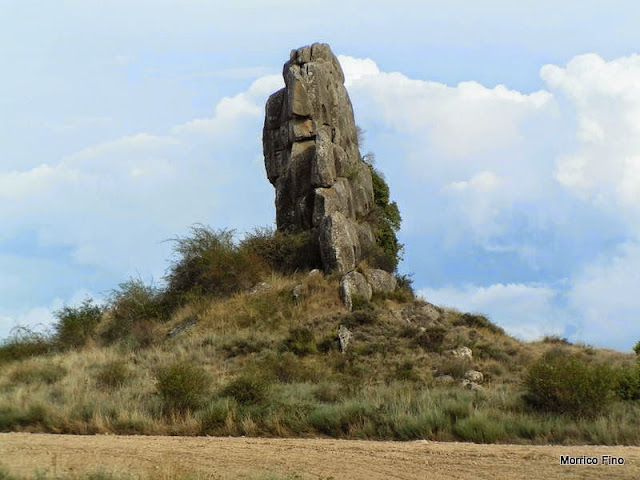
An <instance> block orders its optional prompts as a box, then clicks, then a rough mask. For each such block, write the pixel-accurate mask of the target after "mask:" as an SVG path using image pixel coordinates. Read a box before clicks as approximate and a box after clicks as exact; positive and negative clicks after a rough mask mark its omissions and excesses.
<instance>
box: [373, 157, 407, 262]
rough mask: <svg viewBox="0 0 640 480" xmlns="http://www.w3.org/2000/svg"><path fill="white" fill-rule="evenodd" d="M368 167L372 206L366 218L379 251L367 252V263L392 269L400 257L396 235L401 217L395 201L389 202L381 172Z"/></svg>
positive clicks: (387, 188) (399, 247)
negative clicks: (371, 188) (371, 183)
mask: <svg viewBox="0 0 640 480" xmlns="http://www.w3.org/2000/svg"><path fill="white" fill-rule="evenodd" d="M369 168H370V169H371V180H372V182H373V201H374V208H373V209H372V211H371V213H370V215H369V218H368V219H367V220H368V221H369V222H370V223H371V224H372V225H373V227H374V234H375V237H376V244H377V245H378V246H379V247H380V250H381V252H376V251H373V252H370V253H369V260H370V262H369V263H370V264H371V265H374V266H377V267H379V268H384V269H385V270H387V271H394V270H395V268H396V267H397V265H398V262H399V261H400V260H401V258H402V255H401V252H402V248H403V245H402V244H401V243H400V242H398V238H397V237H396V232H397V231H398V230H399V229H400V223H401V222H402V217H401V216H400V210H399V209H398V205H397V204H396V202H390V196H389V185H387V182H386V181H385V179H384V176H383V175H382V173H380V172H379V171H378V170H377V169H376V168H374V167H373V165H369ZM385 257H386V258H385ZM385 263H386V264H385ZM385 267H386V268H385Z"/></svg>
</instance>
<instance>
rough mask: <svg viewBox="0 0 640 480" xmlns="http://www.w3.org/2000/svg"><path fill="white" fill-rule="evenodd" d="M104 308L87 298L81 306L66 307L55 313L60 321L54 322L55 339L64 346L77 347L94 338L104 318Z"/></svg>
mask: <svg viewBox="0 0 640 480" xmlns="http://www.w3.org/2000/svg"><path fill="white" fill-rule="evenodd" d="M103 310H104V309H103V308H102V307H101V306H98V305H94V303H93V300H90V299H87V300H85V301H84V302H82V304H81V305H80V306H79V307H68V306H67V307H64V308H62V309H61V310H58V311H57V312H55V313H54V315H55V316H56V317H57V319H58V321H57V322H56V323H55V324H54V326H53V328H54V331H55V334H54V338H55V341H56V342H57V343H58V344H59V345H60V346H61V347H62V348H77V347H81V346H83V345H85V344H86V343H87V341H88V340H89V339H90V338H93V336H94V333H95V330H96V327H97V326H98V324H99V323H100V319H101V318H102V312H103Z"/></svg>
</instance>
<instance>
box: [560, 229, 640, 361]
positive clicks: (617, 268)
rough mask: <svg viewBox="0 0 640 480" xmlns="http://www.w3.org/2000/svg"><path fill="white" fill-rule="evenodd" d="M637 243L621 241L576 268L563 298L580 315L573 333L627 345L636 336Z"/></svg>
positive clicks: (639, 330) (639, 305)
mask: <svg viewBox="0 0 640 480" xmlns="http://www.w3.org/2000/svg"><path fill="white" fill-rule="evenodd" d="M639 289H640V243H638V242H635V241H627V242H624V243H622V244H620V245H618V246H616V247H615V248H613V249H612V250H611V251H608V252H605V253H603V254H602V255H601V256H600V257H599V258H597V259H595V260H594V261H593V262H591V263H590V264H587V265H585V266H584V268H583V269H582V270H581V271H579V272H576V275H575V276H574V278H573V279H572V282H571V288H570V289H569V292H568V295H567V298H568V306H569V307H570V308H571V310H572V311H573V312H575V315H576V316H577V317H578V318H580V328H579V330H578V331H577V332H576V337H577V338H578V339H580V340H582V341H585V342H587V343H593V344H595V345H609V346H613V345H616V346H618V347H619V348H625V349H631V347H633V345H634V344H635V343H636V342H637V341H638V340H640V323H638V312H640V298H639V297H638V293H637V292H638V291H639Z"/></svg>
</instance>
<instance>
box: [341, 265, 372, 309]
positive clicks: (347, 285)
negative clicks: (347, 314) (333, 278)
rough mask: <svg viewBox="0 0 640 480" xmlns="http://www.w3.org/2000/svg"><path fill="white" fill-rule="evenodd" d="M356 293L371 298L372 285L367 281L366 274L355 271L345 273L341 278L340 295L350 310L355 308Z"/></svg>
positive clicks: (367, 298)
mask: <svg viewBox="0 0 640 480" xmlns="http://www.w3.org/2000/svg"><path fill="white" fill-rule="evenodd" d="M355 295H358V296H360V297H363V298H365V299H366V300H371V285H369V284H368V283H367V279H366V278H364V275H362V274H361V273H360V272H356V271H353V272H349V273H347V274H346V275H343V276H342V278H341V279H340V297H341V298H342V302H343V303H344V304H345V305H346V307H347V308H348V309H349V310H351V309H352V308H353V297H354V296H355Z"/></svg>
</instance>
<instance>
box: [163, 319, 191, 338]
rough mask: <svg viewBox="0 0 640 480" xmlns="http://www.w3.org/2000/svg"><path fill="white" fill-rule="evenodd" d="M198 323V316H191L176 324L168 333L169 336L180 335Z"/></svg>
mask: <svg viewBox="0 0 640 480" xmlns="http://www.w3.org/2000/svg"><path fill="white" fill-rule="evenodd" d="M197 324H198V319H197V318H196V317H189V318H187V319H186V320H185V321H184V322H182V323H180V324H178V325H176V326H175V327H173V328H172V329H171V330H169V332H168V333H167V337H169V338H174V337H177V336H178V335H180V334H181V333H184V332H187V331H189V330H191V329H192V328H193V327H195V326H196V325H197Z"/></svg>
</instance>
